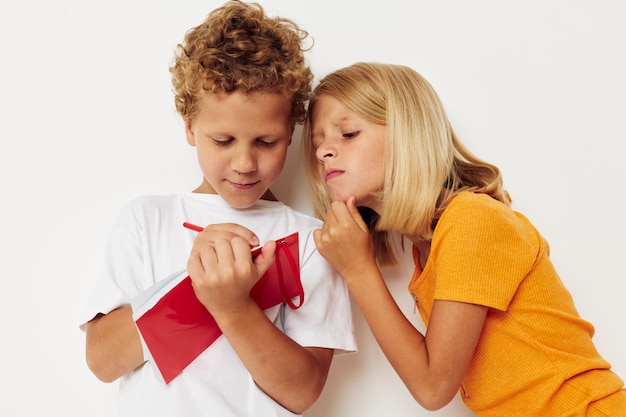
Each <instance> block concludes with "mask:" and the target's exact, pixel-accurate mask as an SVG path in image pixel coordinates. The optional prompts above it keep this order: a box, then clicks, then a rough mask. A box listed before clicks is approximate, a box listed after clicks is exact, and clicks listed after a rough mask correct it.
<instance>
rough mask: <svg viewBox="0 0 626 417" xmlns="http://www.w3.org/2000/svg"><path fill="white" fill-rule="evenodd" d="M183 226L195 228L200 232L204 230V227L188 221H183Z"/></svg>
mask: <svg viewBox="0 0 626 417" xmlns="http://www.w3.org/2000/svg"><path fill="white" fill-rule="evenodd" d="M183 226H184V227H186V228H187V229H191V230H195V231H196V232H201V231H203V230H204V227H200V226H196V225H195V224H192V223H189V222H184V223H183Z"/></svg>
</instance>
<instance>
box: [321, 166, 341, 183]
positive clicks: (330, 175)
mask: <svg viewBox="0 0 626 417" xmlns="http://www.w3.org/2000/svg"><path fill="white" fill-rule="evenodd" d="M341 174H343V171H340V170H338V169H332V170H330V171H326V177H325V178H326V182H328V181H330V180H332V179H333V178H335V177H338V176H339V175H341Z"/></svg>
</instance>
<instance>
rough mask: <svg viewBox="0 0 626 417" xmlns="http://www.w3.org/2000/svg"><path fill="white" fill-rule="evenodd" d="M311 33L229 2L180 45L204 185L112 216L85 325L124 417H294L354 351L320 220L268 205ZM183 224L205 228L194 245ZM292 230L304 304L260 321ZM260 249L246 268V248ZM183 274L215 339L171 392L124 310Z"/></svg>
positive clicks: (179, 73) (176, 74)
mask: <svg viewBox="0 0 626 417" xmlns="http://www.w3.org/2000/svg"><path fill="white" fill-rule="evenodd" d="M306 36H307V33H306V32H304V31H302V30H301V29H299V28H298V26H297V25H296V24H295V23H293V22H291V21H289V20H287V19H283V18H278V17H276V18H269V17H268V16H266V15H264V12H263V9H262V8H261V7H260V6H259V5H256V4H246V3H242V2H240V1H229V2H227V3H226V4H224V6H223V7H221V8H218V9H216V10H214V11H213V12H212V13H211V14H210V15H209V16H208V18H207V19H206V20H205V21H204V22H203V23H202V24H201V25H199V26H198V27H196V28H194V29H192V30H191V31H189V32H188V33H187V35H186V37H185V40H184V42H183V44H181V45H179V47H178V50H177V53H176V59H175V63H174V65H173V66H172V68H171V73H172V82H173V87H174V91H175V102H176V108H177V111H178V112H179V113H180V115H181V116H182V118H183V120H184V123H185V133H186V137H187V142H188V143H189V144H190V145H191V146H195V147H196V149H197V154H198V161H199V164H200V167H201V170H202V173H203V179H202V182H201V184H200V186H198V187H197V188H196V189H195V190H194V192H192V193H186V194H176V195H165V196H145V197H140V198H137V199H135V200H134V201H132V202H130V204H128V205H127V207H125V209H124V210H123V211H122V212H121V213H120V216H119V218H118V221H117V223H116V225H115V227H114V228H113V229H112V231H111V234H110V236H109V240H108V243H107V252H106V259H105V268H104V271H103V274H102V277H101V279H100V281H99V283H98V287H97V288H96V291H95V292H94V295H93V297H92V300H91V302H90V303H89V305H88V310H87V312H86V316H85V321H86V323H85V324H84V325H83V326H81V327H82V328H83V329H84V330H85V332H86V356H87V363H88V365H89V367H90V369H91V370H92V372H93V373H94V374H95V375H96V376H97V377H98V378H99V379H101V380H103V381H105V382H111V381H114V380H117V379H118V378H121V383H120V409H121V415H123V416H144V415H145V416H151V417H152V416H177V417H178V416H209V415H211V416H226V415H228V416H248V415H255V416H257V415H258V416H293V415H298V414H301V413H303V412H304V411H305V410H306V409H307V408H308V407H309V406H311V404H312V403H313V402H314V401H315V400H316V399H317V398H318V396H319V395H320V393H321V391H322V388H323V386H324V384H325V381H326V377H327V374H328V369H329V366H330V363H331V360H332V356H333V352H334V350H335V349H338V350H341V351H350V350H354V349H355V342H354V336H353V329H352V321H351V313H350V305H349V296H348V292H347V290H346V288H345V286H344V284H343V283H342V280H341V279H340V278H339V277H338V276H337V275H336V273H335V272H334V271H333V270H332V268H331V267H330V266H329V265H328V264H327V263H326V262H325V261H324V260H323V258H322V257H321V256H320V255H319V254H318V252H317V250H316V248H315V244H314V242H313V237H312V232H313V230H314V229H316V228H318V227H320V223H319V221H318V220H315V219H313V218H312V217H310V216H305V215H303V214H301V213H298V212H295V211H294V210H292V209H290V208H288V207H287V206H285V205H284V204H282V203H280V202H279V201H277V200H276V198H275V197H274V195H273V194H272V192H271V191H270V189H269V188H270V186H271V185H272V184H273V183H274V181H275V180H276V179H277V178H278V176H279V174H280V172H281V170H282V168H283V165H284V162H285V158H286V155H287V149H288V146H289V144H290V143H291V137H292V133H293V130H294V127H295V124H296V123H300V122H302V121H303V120H304V113H305V108H304V103H305V101H306V100H307V99H308V96H309V93H310V88H311V87H310V85H311V81H312V78H313V77H312V74H311V71H310V69H309V67H308V66H307V65H306V64H305V61H304V55H303V50H302V47H301V43H302V41H303V40H304V39H305V38H306ZM184 221H189V222H191V223H195V224H199V225H202V226H205V228H204V231H202V232H200V233H197V232H193V231H190V230H187V229H184V228H183V227H182V223H183V222H184ZM294 231H298V232H299V240H300V254H299V256H300V262H301V264H300V273H301V278H302V284H303V287H304V293H305V299H304V304H303V305H302V306H301V307H300V308H299V309H297V310H292V309H290V308H289V307H285V304H284V303H283V304H282V305H280V306H276V307H272V308H269V309H266V310H264V311H262V310H261V309H260V308H259V307H258V306H257V304H256V303H255V302H254V301H253V300H252V299H251V297H250V296H249V293H250V289H251V288H252V286H253V285H254V283H255V282H256V281H257V280H258V278H259V277H260V276H262V274H263V273H264V272H265V270H267V268H268V267H269V266H270V265H271V264H272V263H273V261H274V258H275V251H276V245H275V243H274V242H273V239H277V238H280V237H283V236H286V235H288V234H290V233H293V232H294ZM263 242H269V243H267V244H265V245H264V246H263V249H262V252H261V254H260V255H259V256H258V257H256V258H255V260H254V261H253V260H252V259H251V256H250V246H256V245H258V244H259V243H263ZM185 267H186V268H187V271H188V273H189V276H190V277H191V280H192V284H193V288H194V292H195V294H196V296H197V298H198V299H199V300H200V302H201V303H202V304H203V305H204V306H205V307H206V308H207V310H208V311H209V312H210V313H211V314H212V315H213V317H214V318H215V320H216V322H217V324H218V325H219V327H220V329H221V330H222V332H223V335H222V337H220V338H218V339H217V340H216V341H215V342H214V343H213V344H212V345H211V346H210V347H209V348H207V349H206V350H205V351H204V352H203V353H202V354H201V355H200V356H199V357H198V358H196V359H195V360H194V361H193V362H192V363H191V364H190V365H189V366H188V367H187V368H185V370H184V371H183V372H182V373H181V374H179V375H178V376H177V377H176V378H175V379H174V380H172V381H171V382H170V383H169V384H165V383H164V382H163V381H162V380H161V379H160V378H159V377H158V375H157V372H156V367H155V365H154V362H153V361H152V360H151V358H150V352H149V350H148V349H147V347H146V346H145V343H144V342H143V339H142V338H141V337H140V335H139V333H138V331H137V327H136V326H135V322H134V320H133V316H132V307H131V305H132V301H133V299H134V298H135V297H137V296H138V295H139V294H141V293H142V292H143V291H145V290H147V289H149V288H150V287H151V286H152V285H154V284H155V283H157V282H158V281H159V280H161V279H164V278H166V277H167V276H168V275H170V274H171V273H173V272H176V271H179V270H181V269H184V268H185Z"/></svg>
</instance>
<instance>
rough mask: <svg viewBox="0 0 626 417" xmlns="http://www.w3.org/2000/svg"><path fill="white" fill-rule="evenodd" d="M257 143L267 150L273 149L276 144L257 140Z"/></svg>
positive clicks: (270, 141)
mask: <svg viewBox="0 0 626 417" xmlns="http://www.w3.org/2000/svg"><path fill="white" fill-rule="evenodd" d="M256 142H257V143H258V144H259V146H263V147H266V148H271V147H272V146H274V145H275V144H276V141H272V140H264V139H257V141H256Z"/></svg>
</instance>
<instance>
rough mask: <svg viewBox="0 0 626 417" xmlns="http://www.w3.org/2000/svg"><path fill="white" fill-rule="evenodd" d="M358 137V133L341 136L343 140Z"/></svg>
mask: <svg viewBox="0 0 626 417" xmlns="http://www.w3.org/2000/svg"><path fill="white" fill-rule="evenodd" d="M358 135H359V132H348V133H344V134H343V135H342V136H343V137H344V139H353V138H355V137H357V136H358Z"/></svg>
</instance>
